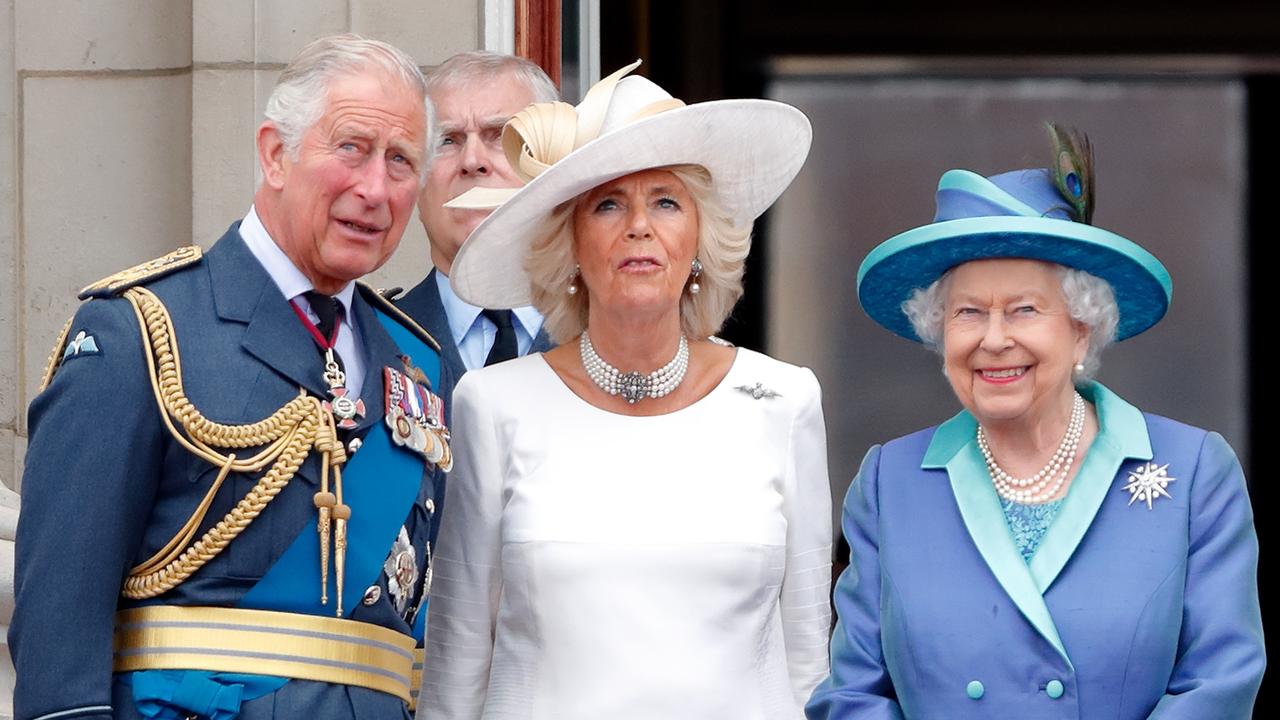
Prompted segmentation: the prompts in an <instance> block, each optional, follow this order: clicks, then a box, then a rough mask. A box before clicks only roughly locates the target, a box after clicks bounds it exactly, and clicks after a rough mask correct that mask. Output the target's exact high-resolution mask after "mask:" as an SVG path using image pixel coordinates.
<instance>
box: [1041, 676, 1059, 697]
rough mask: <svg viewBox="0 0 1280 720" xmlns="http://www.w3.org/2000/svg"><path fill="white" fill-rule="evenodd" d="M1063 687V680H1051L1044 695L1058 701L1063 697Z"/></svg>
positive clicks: (1045, 687) (1045, 688) (1046, 685)
mask: <svg viewBox="0 0 1280 720" xmlns="http://www.w3.org/2000/svg"><path fill="white" fill-rule="evenodd" d="M1062 692H1063V687H1062V681H1061V680H1050V681H1049V682H1048V683H1046V684H1045V686H1044V694H1045V695H1048V696H1049V697H1051V698H1053V699H1054V700H1057V699H1058V698H1060V697H1062Z"/></svg>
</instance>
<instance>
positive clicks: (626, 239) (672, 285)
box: [573, 170, 698, 315]
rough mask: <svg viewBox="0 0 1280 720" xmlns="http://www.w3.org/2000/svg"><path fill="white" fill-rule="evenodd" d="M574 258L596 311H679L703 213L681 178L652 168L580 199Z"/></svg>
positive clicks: (575, 213) (696, 245) (576, 209)
mask: <svg viewBox="0 0 1280 720" xmlns="http://www.w3.org/2000/svg"><path fill="white" fill-rule="evenodd" d="M573 223H574V225H573V228H574V233H573V246H574V247H573V250H574V258H575V259H576V260H577V262H578V265H579V266H580V267H581V272H582V283H583V284H584V285H585V286H586V290H587V293H588V294H589V297H590V307H591V311H592V314H593V315H594V314H595V313H596V312H597V311H600V310H603V311H605V312H632V313H634V312H640V313H644V314H649V315H653V314H662V313H667V312H670V313H676V314H677V315H678V313H679V308H680V295H681V293H682V292H684V287H685V283H686V282H687V281H688V279H689V274H690V264H691V263H692V262H693V258H694V256H695V255H696V254H697V251H698V208H697V205H696V204H695V202H694V199H693V196H692V195H690V193H689V191H688V190H687V189H686V188H685V186H684V183H682V182H680V179H679V178H677V177H676V176H675V175H673V174H672V173H671V172H669V171H667V170H644V171H641V172H638V173H633V174H631V175H626V176H624V177H621V178H618V179H617V180H611V181H609V182H607V183H604V184H603V185H600V186H598V187H596V188H595V189H593V190H591V191H589V192H587V193H586V194H584V195H583V196H581V197H580V198H579V199H578V202H577V204H576V206H575V207H574V211H573Z"/></svg>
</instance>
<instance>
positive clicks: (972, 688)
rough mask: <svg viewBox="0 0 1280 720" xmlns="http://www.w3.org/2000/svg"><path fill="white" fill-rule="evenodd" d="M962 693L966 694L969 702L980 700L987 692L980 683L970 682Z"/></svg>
mask: <svg viewBox="0 0 1280 720" xmlns="http://www.w3.org/2000/svg"><path fill="white" fill-rule="evenodd" d="M964 691H965V692H966V693H968V695H969V699H970V700H981V699H982V696H983V695H984V694H985V693H986V692H987V689H986V688H984V687H982V683H981V682H978V681H977V680H971V681H969V685H968V686H967V687H965V689H964Z"/></svg>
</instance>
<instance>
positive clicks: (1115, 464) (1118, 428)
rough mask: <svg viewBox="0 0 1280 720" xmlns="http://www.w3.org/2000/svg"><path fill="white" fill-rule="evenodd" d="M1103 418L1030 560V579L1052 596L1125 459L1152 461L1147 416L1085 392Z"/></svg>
mask: <svg viewBox="0 0 1280 720" xmlns="http://www.w3.org/2000/svg"><path fill="white" fill-rule="evenodd" d="M1080 394H1081V395H1083V396H1084V398H1085V399H1086V400H1088V401H1089V402H1091V403H1093V406H1094V408H1095V410H1096V411H1097V413H1098V427H1099V432H1098V436H1097V437H1096V438H1094V441H1093V444H1092V445H1091V446H1090V447H1089V451H1088V453H1087V454H1086V455H1085V458H1084V464H1083V465H1081V466H1080V472H1078V473H1076V477H1075V479H1074V480H1072V481H1071V490H1070V492H1068V493H1067V497H1066V499H1065V500H1063V502H1062V507H1061V508H1060V509H1059V510H1058V516H1057V517H1056V518H1055V519H1054V521H1053V524H1052V525H1050V526H1049V530H1048V532H1047V533H1046V534H1045V536H1044V540H1043V541H1042V542H1041V543H1040V548H1039V549H1038V550H1036V554H1035V555H1033V556H1032V557H1031V563H1030V568H1031V575H1032V577H1034V578H1035V581H1036V586H1037V587H1038V588H1040V592H1041V593H1044V592H1046V591H1048V589H1049V586H1051V585H1053V581H1054V580H1055V579H1057V577H1058V574H1059V573H1060V572H1062V568H1064V567H1066V564H1067V561H1068V560H1070V559H1071V556H1072V554H1074V553H1075V551H1076V548H1077V547H1079V545H1080V541H1081V540H1082V539H1083V538H1084V535H1085V532H1087V531H1088V529H1089V526H1090V525H1092V524H1093V518H1094V516H1095V515H1097V514H1098V508H1100V507H1102V501H1103V500H1105V499H1106V497H1107V493H1108V492H1109V491H1110V490H1111V488H1112V483H1113V481H1114V479H1115V477H1116V474H1117V473H1118V472H1119V471H1120V465H1121V464H1122V463H1124V461H1125V460H1126V459H1129V458H1133V459H1138V460H1150V459H1151V438H1150V437H1149V435H1148V433H1147V423H1146V420H1145V419H1144V418H1143V417H1142V412H1141V411H1140V410H1138V409H1137V408H1135V407H1134V406H1132V405H1130V404H1129V403H1127V402H1125V401H1124V400H1122V399H1120V397H1119V396H1117V395H1116V394H1115V393H1113V392H1111V391H1110V390H1108V389H1107V388H1105V387H1103V386H1102V385H1100V384H1098V383H1092V384H1090V385H1089V386H1087V387H1082V388H1080Z"/></svg>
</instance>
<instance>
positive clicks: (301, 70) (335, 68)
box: [266, 33, 427, 174]
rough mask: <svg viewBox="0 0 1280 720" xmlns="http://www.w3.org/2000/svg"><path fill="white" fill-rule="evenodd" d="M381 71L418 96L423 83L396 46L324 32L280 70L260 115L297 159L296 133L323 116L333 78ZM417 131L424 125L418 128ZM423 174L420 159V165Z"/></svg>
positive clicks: (424, 88) (299, 135) (423, 91)
mask: <svg viewBox="0 0 1280 720" xmlns="http://www.w3.org/2000/svg"><path fill="white" fill-rule="evenodd" d="M371 67H372V68H379V69H382V70H385V71H386V72H387V73H389V74H390V75H391V76H392V77H395V78H399V79H400V80H401V81H403V82H404V84H405V86H406V87H408V88H410V89H412V90H413V91H415V92H417V93H418V95H419V96H421V97H422V98H423V99H424V102H425V98H426V94H427V81H426V79H425V78H423V76H422V72H421V71H420V70H418V66H417V65H416V64H415V63H414V62H413V58H411V57H409V56H408V55H406V54H405V53H404V52H403V51H402V50H399V49H397V48H396V47H394V46H392V45H389V44H387V43H384V42H382V41H380V40H370V39H369V38H365V37H361V36H359V35H356V34H354V33H343V34H340V35H329V36H327V37H322V38H318V39H316V40H312V41H311V42H309V43H307V44H306V46H305V47H303V48H302V50H301V51H299V52H298V56H297V57H295V58H294V59H293V62H291V63H289V66H288V67H286V68H285V69H284V72H282V73H281V74H280V79H279V80H278V81H277V82H276V87H275V89H274V90H272V91H271V97H269V98H267V109H266V118H267V120H270V121H271V122H272V123H273V124H274V125H275V126H276V131H277V132H278V133H280V139H281V141H282V142H283V143H284V149H285V152H286V153H288V155H289V157H290V158H292V159H294V160H296V159H297V158H298V146H299V145H300V143H301V142H302V136H303V135H305V134H306V132H307V130H309V129H310V128H311V126H312V125H314V124H315V123H316V121H317V120H319V119H320V116H321V115H323V114H324V111H325V105H326V103H327V101H328V94H329V85H330V84H331V83H332V82H333V81H334V79H336V78H338V77H342V76H347V75H353V74H356V73H359V72H361V71H365V70H368V69H370V68H371ZM423 131H424V132H423V135H425V134H426V132H425V131H426V128H423ZM422 165H423V168H424V170H423V172H424V174H425V167H426V163H425V162H424V163H423V164H422Z"/></svg>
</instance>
